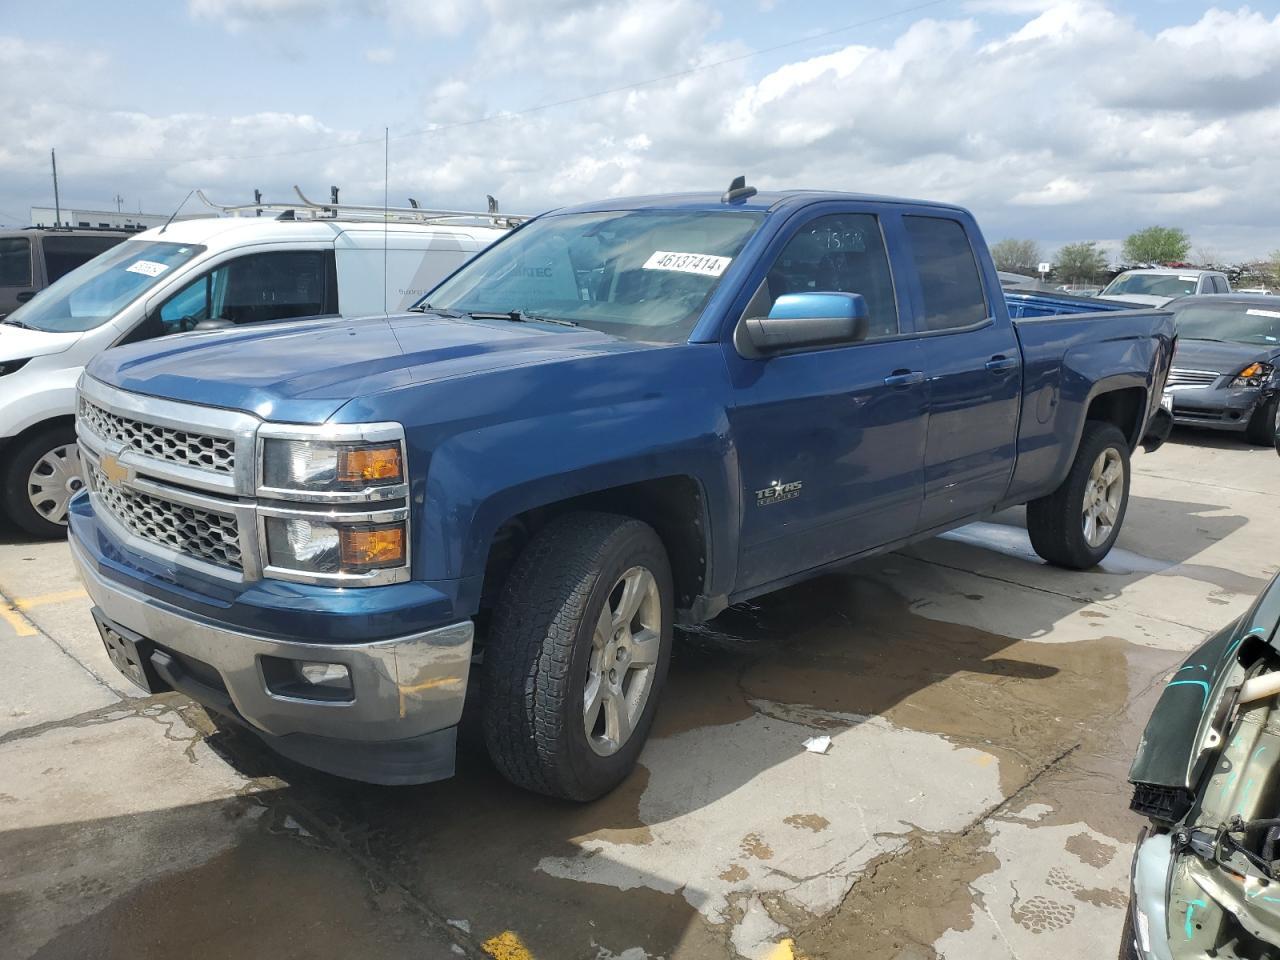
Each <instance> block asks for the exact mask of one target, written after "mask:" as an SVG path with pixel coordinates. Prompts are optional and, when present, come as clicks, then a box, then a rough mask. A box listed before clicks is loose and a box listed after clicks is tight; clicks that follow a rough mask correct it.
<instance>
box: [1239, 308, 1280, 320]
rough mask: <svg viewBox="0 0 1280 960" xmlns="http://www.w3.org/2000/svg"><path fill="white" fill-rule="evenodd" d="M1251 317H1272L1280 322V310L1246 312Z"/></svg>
mask: <svg viewBox="0 0 1280 960" xmlns="http://www.w3.org/2000/svg"><path fill="white" fill-rule="evenodd" d="M1245 313H1247V314H1248V315H1249V316H1251V317H1270V318H1271V319H1272V320H1280V310H1252V309H1251V310H1246V311H1245Z"/></svg>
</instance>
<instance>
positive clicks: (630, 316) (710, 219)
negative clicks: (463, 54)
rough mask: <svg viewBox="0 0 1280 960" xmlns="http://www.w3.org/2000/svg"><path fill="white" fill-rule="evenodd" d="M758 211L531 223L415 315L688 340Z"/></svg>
mask: <svg viewBox="0 0 1280 960" xmlns="http://www.w3.org/2000/svg"><path fill="white" fill-rule="evenodd" d="M762 218H763V216H762V214H758V213H747V212H741V211H733V212H728V211H725V212H721V211H694V212H688V211H672V210H613V211H608V212H605V213H576V214H564V215H560V216H554V215H553V216H548V217H544V218H542V219H540V220H535V221H533V222H532V223H530V224H529V225H528V226H526V227H524V228H523V229H521V230H519V231H518V232H516V233H515V234H513V235H512V236H511V237H510V238H509V239H507V240H504V241H502V242H501V243H499V244H497V245H495V246H493V247H490V248H489V249H488V250H487V251H485V252H484V253H482V254H480V255H479V256H478V257H476V259H474V260H472V261H471V262H470V263H469V264H467V265H466V266H465V267H463V268H462V269H461V270H460V271H458V273H457V274H455V275H454V276H453V278H452V279H450V280H446V281H445V282H444V283H442V284H441V285H440V286H439V287H437V288H436V289H435V290H433V291H431V293H429V294H427V296H426V297H425V298H424V299H423V301H422V303H420V304H419V307H420V308H423V309H426V308H430V309H436V310H453V311H458V312H462V313H502V314H506V313H510V312H512V311H518V313H521V314H527V315H529V317H531V318H536V317H547V318H549V319H554V320H567V321H571V322H572V323H575V324H580V325H581V326H584V327H591V328H592V329H595V330H600V331H603V332H605V333H611V334H614V335H616V336H620V337H626V338H627V339H630V340H644V341H660V342H667V343H674V342H677V341H680V340H684V339H686V338H687V337H688V336H689V332H690V331H691V330H692V329H693V325H694V323H695V322H696V321H697V319H698V316H699V314H701V312H702V308H703V307H704V306H705V305H706V302H707V299H708V298H709V297H710V296H711V293H712V291H713V290H715V288H716V285H717V284H718V283H719V282H720V277H721V275H723V273H724V271H725V270H726V269H727V268H728V266H729V264H730V263H731V262H732V261H733V258H734V257H736V256H737V255H738V253H739V251H741V250H742V247H743V244H745V243H746V242H747V239H748V238H749V237H750V236H751V234H752V233H754V232H755V230H756V228H757V227H758V226H759V225H760V221H761V219H762Z"/></svg>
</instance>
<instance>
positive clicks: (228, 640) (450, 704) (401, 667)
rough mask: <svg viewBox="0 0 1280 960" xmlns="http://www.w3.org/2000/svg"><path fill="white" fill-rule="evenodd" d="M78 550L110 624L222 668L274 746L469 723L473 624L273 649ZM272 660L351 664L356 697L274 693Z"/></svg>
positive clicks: (248, 715) (406, 735)
mask: <svg viewBox="0 0 1280 960" xmlns="http://www.w3.org/2000/svg"><path fill="white" fill-rule="evenodd" d="M70 544H71V555H72V558H73V559H74V561H75V564H76V567H77V569H78V571H79V573H80V578H81V580H82V581H83V582H84V585H85V589H86V590H87V591H88V593H89V596H90V597H91V598H92V600H93V602H94V604H95V605H96V606H97V607H98V608H99V609H100V610H101V611H102V614H103V615H104V616H105V617H106V618H107V619H109V620H111V621H114V622H115V623H117V624H119V625H120V626H123V627H126V628H127V629H129V630H131V631H133V632H135V633H137V634H139V635H141V636H142V637H145V638H146V639H148V640H150V641H152V642H154V643H155V644H156V645H157V646H159V647H161V648H163V649H165V650H168V651H173V652H176V653H178V654H179V655H183V656H186V657H190V658H192V659H194V660H198V661H201V662H202V663H203V664H207V665H208V666H210V667H212V668H213V669H214V670H216V671H217V673H218V675H219V677H220V678H221V681H222V684H223V685H224V687H225V689H226V694H227V695H228V696H229V698H230V700H231V702H232V704H234V707H235V710H236V712H237V713H238V714H239V717H238V718H237V719H241V720H243V721H244V722H245V723H247V724H248V725H250V726H251V727H253V728H255V729H256V730H257V731H259V732H261V733H262V734H265V735H267V736H268V737H269V738H288V737H290V736H297V735H302V736H306V737H308V738H317V737H319V738H328V739H332V740H336V741H357V742H364V743H368V744H373V743H378V742H384V741H407V740H409V739H411V738H416V737H422V736H424V735H426V734H431V733H433V732H435V731H441V730H445V729H446V728H451V727H453V726H455V725H456V724H457V723H458V720H459V719H460V717H461V716H462V705H463V700H464V699H465V696H466V690H467V675H468V671H469V669H470V665H471V646H472V639H473V633H474V627H473V624H472V623H471V621H470V620H464V621H462V622H460V623H455V624H451V625H449V626H446V627H440V628H438V629H435V630H429V631H426V632H424V633H415V634H410V635H407V636H403V637H396V638H393V639H390V640H382V641H378V642H376V643H366V644H325V643H297V642H291V641H282V640H273V639H271V638H270V637H263V636H257V635H253V634H248V633H242V632H239V631H236V630H230V629H227V628H225V627H221V626H219V625H217V624H215V623H212V622H209V621H207V620H203V619H200V618H196V617H194V616H193V615H192V614H190V613H188V612H186V611H183V610H180V609H178V608H175V607H171V606H169V605H168V604H164V603H162V602H160V601H157V600H154V599H152V598H150V597H146V596H144V595H142V594H140V593H137V592H135V591H134V590H131V589H129V588H127V587H124V586H122V585H120V584H118V583H114V582H112V581H110V580H107V579H105V578H104V577H102V576H101V575H100V574H99V573H98V571H97V570H96V569H95V568H94V566H93V565H92V564H91V563H89V562H88V561H87V559H86V557H85V556H84V552H83V548H82V547H81V546H80V544H79V543H77V542H76V539H75V537H72V538H71V540H70ZM375 589H376V588H375ZM264 656H266V657H278V658H281V659H286V660H307V661H323V662H327V663H340V664H344V665H345V666H346V667H347V669H348V670H349V671H350V675H351V685H352V689H353V698H352V699H350V700H345V701H332V700H319V699H316V700H312V699H302V698H297V697H286V696H281V695H279V694H276V693H273V692H272V691H270V690H269V689H268V688H267V683H266V678H265V676H264V674H263V671H262V667H261V663H260V658H262V657H264ZM282 752H288V751H282ZM304 762H309V761H304ZM313 765H316V766H322V767H323V766H325V765H323V764H319V763H316V764H313ZM335 772H340V771H335ZM359 779H366V778H364V777H360V778H359ZM379 782H387V781H383V780H380V781H379ZM405 782H407V781H405Z"/></svg>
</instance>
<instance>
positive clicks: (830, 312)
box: [741, 293, 870, 356]
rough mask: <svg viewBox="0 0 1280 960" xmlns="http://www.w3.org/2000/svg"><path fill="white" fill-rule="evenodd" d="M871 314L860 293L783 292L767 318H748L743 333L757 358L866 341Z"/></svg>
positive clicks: (745, 344)
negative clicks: (807, 348)
mask: <svg viewBox="0 0 1280 960" xmlns="http://www.w3.org/2000/svg"><path fill="white" fill-rule="evenodd" d="M869 316H870V314H869V312H868V310H867V301H866V300H864V299H863V297H862V295H861V294H858V293H784V294H783V295H782V296H780V297H779V298H778V299H777V300H776V301H774V304H773V308H772V309H771V310H770V311H769V315H768V316H767V317H746V318H745V319H744V320H743V321H742V328H741V329H742V331H743V333H744V335H745V343H743V344H742V345H743V346H748V347H749V348H750V350H749V351H748V352H749V353H750V354H751V355H754V356H764V355H768V354H772V353H781V352H784V351H787V350H797V349H800V348H804V347H831V346H839V345H841V344H846V343H856V342H857V341H859V340H865V339H866V336H867V320H868V318H869Z"/></svg>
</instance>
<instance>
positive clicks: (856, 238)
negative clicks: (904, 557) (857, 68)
mask: <svg viewBox="0 0 1280 960" xmlns="http://www.w3.org/2000/svg"><path fill="white" fill-rule="evenodd" d="M1010 296H1011V297H1016V294H1010ZM1073 303H1075V302H1074V300H1073V298H1067V301H1066V302H1065V303H1064V304H1063V305H1062V309H1063V310H1064V311H1067V312H1066V313H1064V314H1063V315H1061V316H1055V315H1052V313H1051V311H1052V310H1053V303H1052V301H1051V300H1049V299H1046V298H1045V297H1044V296H1043V295H1036V296H1035V297H1034V298H1033V299H1031V300H1028V301H1025V302H1023V301H1018V307H1017V310H1016V311H1015V312H1018V313H1019V314H1025V316H1024V317H1023V318H1022V319H1018V320H1011V319H1010V310H1009V306H1008V304H1007V302H1006V298H1005V294H1004V293H1003V292H1002V291H1001V288H1000V284H999V281H998V280H997V277H996V271H995V267H994V266H993V264H992V261H991V258H990V256H989V254H988V252H987V248H986V245H985V243H984V242H983V239H982V235H981V234H980V232H979V230H978V228H977V226H976V224H975V223H974V221H973V218H972V217H971V216H970V214H969V213H968V212H966V211H965V210H962V209H959V208H957V207H954V206H947V205H942V204H936V203H923V202H916V201H906V200H893V199H884V198H875V197H866V196H858V195H850V194H840V193H819V192H786V193H771V194H766V193H757V192H756V191H755V190H754V189H753V188H751V187H747V186H745V185H743V184H742V183H741V182H740V181H738V182H735V184H734V185H733V186H732V187H731V189H730V190H729V191H728V192H726V193H725V194H723V195H720V194H694V195H677V196H656V197H644V198H639V199H628V200H611V201H606V202H601V203H595V204H590V205H586V206H579V207H574V208H571V209H564V210H558V211H555V212H552V213H549V214H546V215H544V216H542V217H539V218H536V219H534V220H533V221H531V222H529V223H528V224H526V225H524V226H522V227H521V228H519V229H517V230H514V231H512V233H511V234H510V235H509V236H507V237H505V238H504V239H502V240H500V241H499V242H498V243H496V244H495V245H494V246H492V247H491V248H489V249H488V250H487V251H485V252H483V253H481V254H480V255H479V256H477V257H476V258H475V259H474V260H472V261H471V262H470V263H468V264H467V265H465V266H463V267H462V268H460V269H459V270H458V271H457V272H456V273H454V274H453V275H452V276H451V277H449V278H447V279H446V280H445V281H443V282H442V283H441V284H440V285H438V286H437V287H436V288H435V289H434V290H433V291H432V292H431V293H429V294H428V295H427V296H426V298H425V299H424V300H423V301H422V302H421V303H419V304H418V305H417V306H416V307H415V308H414V309H413V310H412V311H411V312H409V313H406V314H404V315H399V316H391V317H379V318H367V319H362V320H344V319H327V320H316V321H313V322H312V321H304V322H297V321H295V322H292V323H290V324H289V325H288V326H281V327H279V328H277V329H270V328H264V327H257V328H254V329H253V330H243V331H225V332H213V333H193V334H185V335H179V336H175V337H170V338H166V339H164V340H161V341H153V342H152V343H149V344H145V345H142V344H140V345H137V346H131V347H124V348H120V349H116V350H112V351H109V352H107V353H105V354H103V355H102V356H100V357H99V358H98V359H97V360H95V361H94V362H93V364H92V365H91V366H90V367H89V369H88V371H87V372H86V375H85V376H84V378H83V379H82V381H81V384H80V392H79V400H78V415H77V432H78V436H79V443H80V445H81V449H82V453H83V457H84V462H85V464H86V472H87V479H88V490H87V492H86V493H85V494H83V495H81V496H79V497H77V498H76V499H75V501H74V504H73V506H72V508H71V516H70V528H71V529H70V539H71V548H72V553H73V555H74V557H75V560H76V563H77V565H78V567H79V569H80V572H81V575H82V577H83V579H84V582H85V585H86V587H87V589H88V591H89V594H90V595H91V597H92V598H93V602H94V617H95V618H96V619H97V621H98V625H99V627H100V631H101V633H102V637H103V639H104V642H105V643H106V645H107V649H108V652H109V653H110V654H111V656H112V659H113V661H114V662H115V664H116V665H117V667H119V668H120V669H121V670H122V672H124V673H125V674H126V675H127V676H129V677H131V678H132V679H133V680H135V681H136V682H137V683H138V684H139V685H140V686H142V687H143V688H145V689H147V690H151V691H158V690H166V689H175V690H178V691H181V692H183V693H185V694H187V695H188V696H190V697H191V698H193V699H195V700H197V701H199V702H200V703H202V704H205V705H206V706H207V707H209V708H210V709H212V710H214V711H216V712H218V713H221V714H223V715H226V716H228V717H230V718H232V719H233V720H236V721H239V722H242V723H243V724H245V725H246V726H248V727H249V728H250V729H252V730H253V731H254V732H256V733H257V734H259V735H260V736H261V737H262V738H263V739H264V740H266V741H267V742H268V743H269V744H270V745H271V746H272V747H273V748H274V749H276V750H277V751H279V752H280V753H282V754H284V755H287V756H289V757H292V758H294V759H296V760H298V761H300V762H302V763H304V764H308V765H311V766H314V767H317V768H320V769H323V770H327V771H329V772H332V773H336V774H339V775H342V776H345V777H350V778H355V779H360V780H366V781H370V782H378V783H419V782H425V781H429V780H433V779H439V778H442V777H447V776H449V775H451V774H452V772H453V765H454V751H455V733H456V729H457V724H458V722H459V719H460V717H461V714H462V708H463V701H464V699H465V698H466V697H467V693H468V688H469V687H470V690H471V694H472V696H473V698H474V699H475V701H476V709H477V710H478V712H479V716H480V720H481V723H482V725H483V728H484V733H485V738H486V741H487V744H488V747H489V752H490V753H491V755H492V757H493V760H494V762H495V764H496V765H497V767H498V768H499V769H500V770H501V771H502V772H503V773H504V774H505V775H506V776H507V777H509V778H510V779H511V780H512V781H514V782H515V783H517V784H520V785H522V786H524V787H527V788H529V789H531V790H535V791H540V792H543V793H546V794H551V795H555V796H561V797H568V798H573V799H579V800H586V799H590V798H593V797H597V796H600V795H601V794H603V793H604V792H606V791H608V790H609V789H610V788H611V787H613V786H614V785H616V784H617V783H618V782H619V781H620V780H621V779H622V778H623V777H625V776H626V774H627V773H628V771H629V770H630V769H631V767H632V766H633V764H634V763H635V761H636V757H637V755H638V754H639V752H640V748H641V746H642V745H643V743H644V740H645V738H646V736H647V734H648V731H649V728H650V725H651V723H652V720H653V715H654V710H655V707H656V703H657V701H658V695H659V692H660V691H661V689H662V686H663V681H664V677H665V674H666V670H667V664H668V658H669V656H670V652H671V646H672V642H673V627H674V626H675V625H676V624H691V623H696V622H699V621H704V620H707V619H709V618H711V617H714V616H715V615H716V614H717V613H718V612H720V611H722V610H724V609H725V608H726V607H727V606H728V605H730V604H733V603H736V602H739V601H743V600H746V599H747V598H749V597H752V596H755V595H757V594H761V593H764V592H766V591H770V590H776V589H778V588H779V587H782V586H785V585H787V584H791V583H795V582H797V581H799V580H802V579H804V578H807V577H812V576H814V575H816V574H819V573H821V572H823V571H826V570H829V569H831V568H833V567H835V566H837V565H840V564H845V563H847V562H849V561H850V560H851V559H853V558H856V557H863V556H866V555H868V554H872V553H877V552H881V551H885V550H891V549H893V548H895V547H898V546H901V545H903V544H906V543H910V542H911V541H914V540H919V539H922V538H925V537H930V536H933V535H935V534H937V533H939V532H940V531H944V530H947V529H948V528H952V527H956V526H959V525H961V524H964V523H967V522H969V521H972V520H974V519H975V518H978V517H983V516H987V515H989V514H991V513H992V512H993V511H996V510H1000V509H1002V508H1005V507H1009V506H1012V505H1015V504H1024V503H1025V504H1027V522H1028V527H1029V530H1030V535H1031V541H1032V544H1033V545H1034V546H1035V549H1036V550H1037V551H1038V552H1039V554H1040V555H1041V556H1042V557H1044V558H1045V559H1046V560H1047V561H1049V562H1050V563H1053V564H1057V565H1060V566H1064V567H1071V568H1086V567H1089V566H1091V565H1093V564H1095V563H1096V562H1097V561H1098V560H1099V559H1101V558H1102V557H1103V556H1104V555H1105V554H1106V553H1107V551H1108V550H1109V549H1110V548H1111V545H1112V544H1113V543H1114V541H1115V538H1116V536H1117V534H1118V533H1119V530H1120V526H1121V523H1122V522H1123V520H1124V514H1125V507H1126V503H1127V498H1128V492H1129V455H1130V453H1131V452H1132V451H1133V450H1134V449H1135V447H1137V446H1138V445H1139V444H1143V443H1145V444H1146V445H1147V446H1148V447H1149V448H1150V447H1154V446H1155V445H1158V443H1159V442H1160V441H1161V440H1162V439H1163V436H1164V434H1166V433H1167V420H1168V417H1167V415H1163V411H1162V409H1161V406H1160V400H1161V392H1162V387H1163V384H1164V380H1165V376H1166V374H1167V371H1168V367H1169V361H1170V356H1171V354H1172V351H1173V346H1174V329H1173V325H1172V322H1171V320H1170V318H1169V316H1168V314H1166V313H1163V312H1161V311H1159V310H1154V309H1144V310H1128V309H1124V308H1123V307H1119V308H1116V305H1108V306H1111V307H1113V309H1111V310H1105V311H1102V312H1092V313H1081V312H1079V310H1080V307H1079V305H1078V303H1075V305H1074V306H1073ZM1162 415H1163V416H1162Z"/></svg>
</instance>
